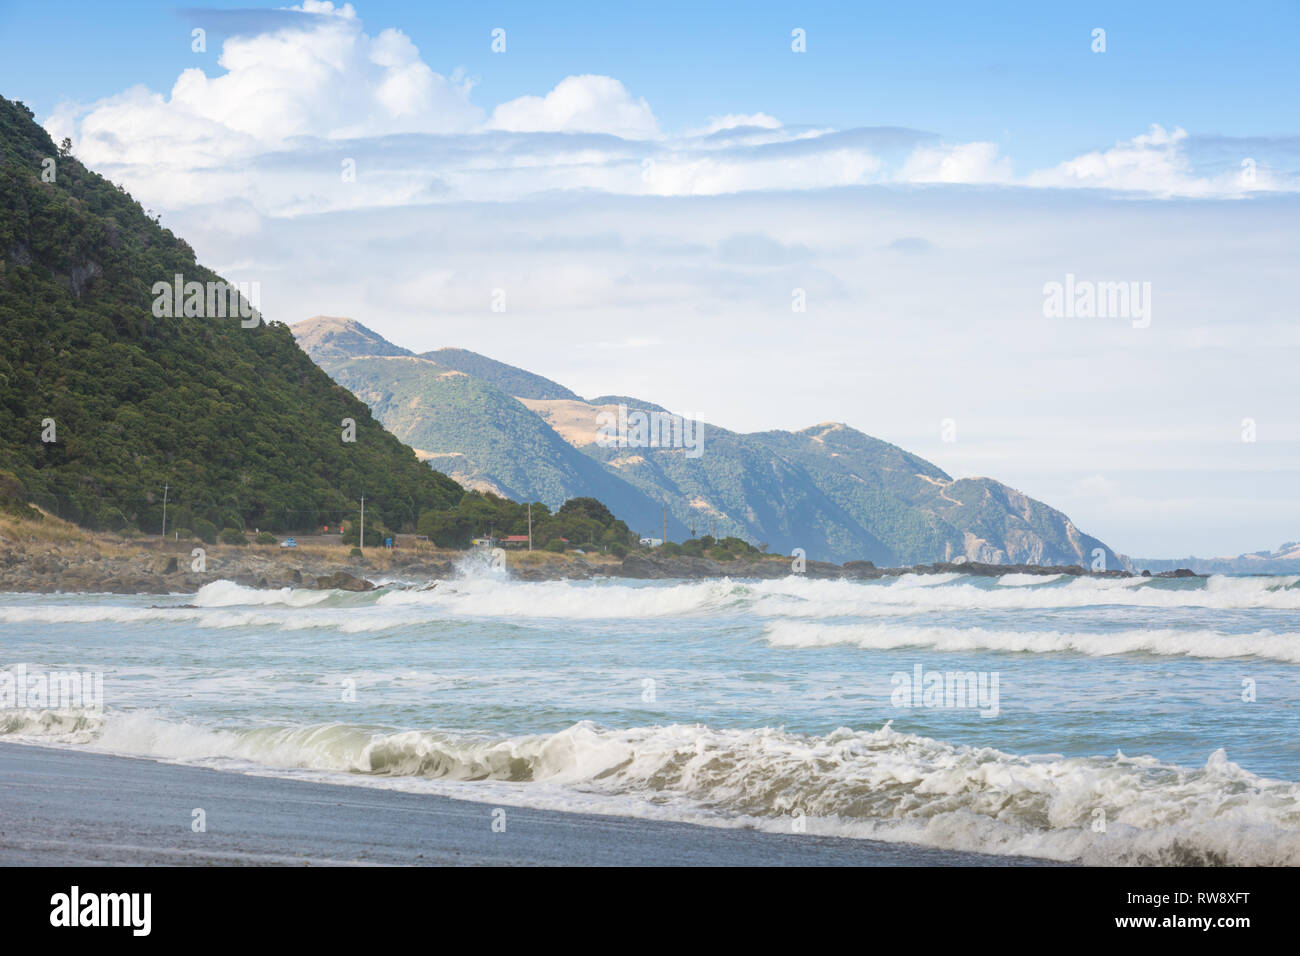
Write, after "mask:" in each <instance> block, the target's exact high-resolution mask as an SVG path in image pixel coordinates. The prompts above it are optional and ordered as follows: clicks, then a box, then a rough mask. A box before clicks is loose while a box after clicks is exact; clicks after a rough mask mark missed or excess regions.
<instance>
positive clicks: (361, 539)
mask: <svg viewBox="0 0 1300 956" xmlns="http://www.w3.org/2000/svg"><path fill="white" fill-rule="evenodd" d="M365 548H366V492H365V490H364V489H363V490H362V492H361V534H360V535H358V536H357V550H358V551H361V552H363V553H364V552H365Z"/></svg>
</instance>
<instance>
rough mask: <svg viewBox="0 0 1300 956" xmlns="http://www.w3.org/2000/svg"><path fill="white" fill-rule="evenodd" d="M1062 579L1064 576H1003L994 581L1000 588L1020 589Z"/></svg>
mask: <svg viewBox="0 0 1300 956" xmlns="http://www.w3.org/2000/svg"><path fill="white" fill-rule="evenodd" d="M1063 577H1065V575H1064V574H1004V575H1002V576H1000V577H998V578H996V579H995V580H996V581H997V583H998V585H999V586H1000V587H1004V588H1022V587H1026V586H1029V585H1033V584H1051V583H1052V582H1053V581H1059V580H1061V578H1063Z"/></svg>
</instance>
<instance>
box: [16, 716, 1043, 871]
mask: <svg viewBox="0 0 1300 956" xmlns="http://www.w3.org/2000/svg"><path fill="white" fill-rule="evenodd" d="M195 808H202V809H203V811H204V813H205V818H206V827H207V829H206V832H202V833H195V832H193V830H192V819H193V816H192V814H193V811H194V809H195ZM493 810H494V807H493V806H492V805H491V804H488V803H476V802H471V801H467V800H457V799H454V798H451V797H443V796H438V795H432V794H419V793H409V792H403V791H398V790H385V789H379V788H374V787H349V786H346V785H341V784H332V783H318V782H315V781H306V780H292V779H286V778H284V777H272V776H253V775H249V774H244V773H238V772H228V771H220V770H209V769H206V768H201V767H191V766H185V765H181V764H171V763H161V762H157V761H154V760H151V759H147V758H137V757H126V756H118V755H113V754H104V753H97V752H91V751H81V750H72V749H62V748H51V747H42V746H38V745H29V744H16V743H7V742H6V743H0V866H85V865H92V866H105V865H146V866H148V865H162V866H176V865H181V866H198V865H218V866H285V865H292V866H376V865H377V866H448V865H450V866H1055V865H1060V864H1056V863H1053V862H1052V861H1048V860H1039V859H1030V858H1025V857H1002V856H992V855H987V854H978V853H962V852H956V851H948V850H937V849H932V848H928V847H921V846H914V845H911V844H895V843H879V842H875V841H870V840H855V839H849V838H843V837H826V836H815V835H811V834H780V833H766V832H762V831H758V830H751V829H741V828H728V827H709V826H698V825H696V824H691V823H675V822H669V821H659V820H646V819H640V818H635V817H619V816H605V815H597V814H588V813H566V812H560V811H555V810H533V809H528V808H524V807H505V808H504V810H505V830H504V832H494V831H493V828H492V823H493Z"/></svg>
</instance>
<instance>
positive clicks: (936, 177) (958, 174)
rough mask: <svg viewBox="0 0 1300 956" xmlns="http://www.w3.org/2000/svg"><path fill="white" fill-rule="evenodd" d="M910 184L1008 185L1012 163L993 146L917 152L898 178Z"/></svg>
mask: <svg viewBox="0 0 1300 956" xmlns="http://www.w3.org/2000/svg"><path fill="white" fill-rule="evenodd" d="M899 178H900V179H902V180H903V181H904V182H909V183H1008V182H1011V178H1012V177H1011V161H1010V160H1008V159H1007V158H1006V157H1004V156H1000V155H999V154H998V147H997V144H996V143H961V144H959V145H956V146H934V147H931V146H922V147H919V148H917V150H916V151H915V152H913V153H912V155H911V156H909V157H908V159H907V162H905V163H904V164H903V168H902V170H901V172H900V174H899Z"/></svg>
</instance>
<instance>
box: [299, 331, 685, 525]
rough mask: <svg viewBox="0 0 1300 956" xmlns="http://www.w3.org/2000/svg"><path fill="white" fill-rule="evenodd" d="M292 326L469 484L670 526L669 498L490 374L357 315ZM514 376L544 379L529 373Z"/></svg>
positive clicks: (338, 375) (401, 429)
mask: <svg viewBox="0 0 1300 956" xmlns="http://www.w3.org/2000/svg"><path fill="white" fill-rule="evenodd" d="M293 331H294V334H295V335H296V336H297V338H298V341H299V343H300V344H301V345H302V346H303V348H304V349H306V350H307V351H308V353H309V354H310V355H311V356H312V357H313V358H314V359H315V360H316V361H317V362H318V363H319V364H320V365H321V367H322V368H323V369H325V371H327V372H328V373H329V374H330V375H331V376H332V377H333V378H334V380H335V381H337V382H338V383H339V384H340V385H343V386H344V387H345V388H347V389H349V390H350V391H352V392H353V393H354V394H355V395H356V396H357V397H358V398H360V399H361V400H362V401H364V402H366V403H367V404H368V405H369V406H370V408H371V409H372V411H373V412H374V414H375V415H376V417H378V418H379V419H380V421H382V422H383V423H384V424H385V426H386V427H387V428H388V429H389V430H390V431H391V432H392V433H393V434H395V435H396V436H397V437H399V438H401V439H402V440H403V441H405V442H406V443H407V444H408V445H410V446H411V447H412V448H414V449H415V451H416V454H417V455H419V456H420V457H421V458H422V459H424V460H426V461H428V462H429V463H430V464H431V465H433V466H434V467H436V468H438V469H439V470H440V471H443V472H446V473H447V474H448V475H450V476H451V477H452V478H454V479H455V480H456V481H458V482H460V483H461V484H463V485H465V486H467V487H471V488H477V489H480V490H484V491H493V492H495V493H497V494H500V495H504V496H505V497H507V498H513V499H515V500H517V501H540V502H542V503H544V504H546V505H547V506H548V507H550V508H552V509H555V508H558V507H559V506H560V505H561V504H563V502H564V501H566V500H567V499H569V498H575V497H582V496H590V497H594V498H598V499H599V500H600V501H602V502H604V503H605V505H606V506H607V507H609V508H610V509H611V510H612V511H614V513H615V514H617V515H618V516H619V517H620V518H621V519H623V520H624V521H626V522H627V523H628V525H629V526H630V527H632V528H633V529H634V530H640V531H643V532H646V533H649V532H651V531H659V529H660V528H661V527H662V524H663V518H662V508H663V506H662V504H661V499H655V498H652V497H650V496H648V495H647V494H645V493H644V492H642V491H640V490H638V489H637V488H635V487H633V486H632V485H630V484H628V483H627V482H625V481H623V480H622V479H621V478H620V477H619V476H617V475H615V474H611V473H610V472H608V471H606V470H605V469H604V468H602V467H601V466H600V465H599V464H598V463H597V462H594V461H592V460H591V459H590V458H588V457H587V456H585V455H583V454H581V453H580V452H579V451H578V450H576V449H575V448H573V447H572V446H571V445H570V444H569V443H567V442H565V441H564V440H563V439H561V438H560V437H559V436H558V435H557V434H555V432H554V431H553V430H552V429H551V428H550V427H549V426H548V425H547V424H546V423H545V422H544V421H542V420H541V419H540V418H538V417H537V416H536V415H534V414H533V413H531V412H530V411H529V410H528V409H527V408H525V407H524V406H523V405H522V404H520V402H519V401H518V400H517V399H515V398H513V397H511V396H510V395H507V394H505V393H504V392H502V391H501V390H500V389H499V388H497V387H495V386H494V385H493V384H491V383H490V382H487V381H484V380H482V379H480V378H478V377H477V376H471V375H467V374H465V373H464V372H463V371H460V370H457V369H452V368H448V367H446V366H443V365H441V364H440V363H438V362H435V361H433V360H431V359H429V358H427V357H425V356H417V355H412V354H411V353H409V352H406V351H405V350H403V349H399V348H398V347H397V346H395V345H393V344H392V343H390V342H387V341H386V340H385V339H383V338H382V337H380V336H378V335H376V334H375V333H374V332H372V331H371V330H369V329H367V328H366V327H365V326H363V325H361V324H360V323H357V322H352V321H350V320H339V319H329V318H324V317H320V316H318V317H316V318H314V319H308V320H306V321H305V322H300V323H298V324H297V325H295V326H294V327H293ZM348 349H356V350H357V357H356V358H348V357H346V356H345V355H344V352H345V351H346V350H348ZM448 351H456V352H459V353H461V355H460V356H458V357H462V358H463V356H464V355H470V356H472V355H473V354H474V353H472V352H470V353H464V352H463V351H462V350H446V349H443V350H439V351H438V352H431V353H426V354H427V355H435V354H444V353H446V352H448ZM485 361H490V360H485ZM466 364H470V365H478V364H480V363H472V362H470V363H466ZM493 364H499V363H493ZM507 368H508V366H507ZM532 378H536V379H538V381H539V382H544V381H545V380H544V379H540V377H537V376H533V377H532ZM505 380H507V381H512V382H514V383H516V384H525V385H530V384H531V385H533V386H537V383H536V382H530V381H529V378H528V377H527V376H526V373H522V374H520V375H518V376H508V377H507V378H506V379H505ZM562 391H563V390H562ZM669 531H670V533H671V534H674V535H676V536H677V537H682V536H683V533H684V531H685V528H684V527H682V526H681V525H679V524H676V523H674V522H670V527H669Z"/></svg>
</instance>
